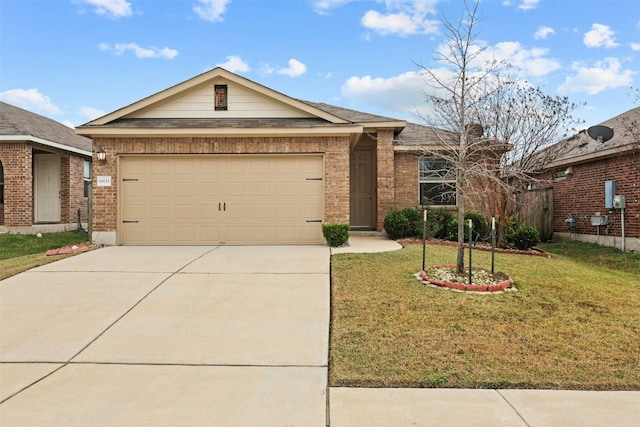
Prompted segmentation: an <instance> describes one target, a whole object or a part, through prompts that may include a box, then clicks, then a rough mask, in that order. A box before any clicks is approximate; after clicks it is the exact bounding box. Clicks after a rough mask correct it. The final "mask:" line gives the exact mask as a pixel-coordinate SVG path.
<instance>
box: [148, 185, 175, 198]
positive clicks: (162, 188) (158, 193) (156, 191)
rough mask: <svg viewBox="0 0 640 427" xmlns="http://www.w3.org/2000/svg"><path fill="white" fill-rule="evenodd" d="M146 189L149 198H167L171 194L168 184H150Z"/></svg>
mask: <svg viewBox="0 0 640 427" xmlns="http://www.w3.org/2000/svg"><path fill="white" fill-rule="evenodd" d="M147 188H148V189H149V196H150V197H162V196H164V197H167V196H169V195H170V194H171V185H170V184H169V183H168V182H150V183H149V184H148V187H147Z"/></svg>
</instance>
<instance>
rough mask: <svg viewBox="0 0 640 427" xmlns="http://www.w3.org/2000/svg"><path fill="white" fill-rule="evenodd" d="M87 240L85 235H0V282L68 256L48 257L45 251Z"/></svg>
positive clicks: (68, 233) (72, 232) (71, 233)
mask: <svg viewBox="0 0 640 427" xmlns="http://www.w3.org/2000/svg"><path fill="white" fill-rule="evenodd" d="M87 240H88V237H87V233H77V232H75V231H69V232H66V233H45V234H43V235H42V237H37V236H36V235H32V234H0V280H3V279H6V278H7V277H11V276H13V275H15V274H18V273H20V272H23V271H25V270H29V269H30V268H34V267H38V266H40V265H44V264H48V263H50V262H53V261H57V260H59V259H61V258H64V257H66V256H68V255H56V256H50V257H48V256H47V255H46V252H47V250H49V249H57V248H60V247H63V246H69V245H75V244H78V243H83V242H86V241H87Z"/></svg>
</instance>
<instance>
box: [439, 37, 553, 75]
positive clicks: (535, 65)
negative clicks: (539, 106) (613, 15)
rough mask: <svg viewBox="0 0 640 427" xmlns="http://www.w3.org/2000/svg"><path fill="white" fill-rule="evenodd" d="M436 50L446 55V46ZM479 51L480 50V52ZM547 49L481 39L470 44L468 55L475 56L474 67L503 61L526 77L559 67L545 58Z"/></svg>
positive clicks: (543, 73) (547, 72) (551, 60)
mask: <svg viewBox="0 0 640 427" xmlns="http://www.w3.org/2000/svg"><path fill="white" fill-rule="evenodd" d="M438 51H439V52H440V54H441V55H442V56H443V57H448V56H449V54H448V51H447V47H446V46H445V45H441V46H439V48H438ZM480 51H481V52H480ZM548 53H549V50H548V49H543V48H536V47H534V48H531V49H526V48H525V47H524V46H522V45H521V44H520V43H519V42H510V41H508V42H500V43H496V44H495V45H494V46H489V45H486V44H485V43H484V42H482V41H478V43H477V44H476V45H474V46H471V50H470V56H476V55H477V56H476V57H475V63H473V64H470V65H471V66H472V67H475V68H485V67H486V65H488V64H493V63H494V62H497V63H505V64H510V65H512V66H513V67H515V68H516V69H518V70H519V74H520V75H521V76H522V77H524V78H526V77H541V76H544V75H546V74H549V73H551V72H552V71H555V70H558V69H560V68H561V65H560V63H559V62H558V61H556V60H555V59H552V58H547V54H548Z"/></svg>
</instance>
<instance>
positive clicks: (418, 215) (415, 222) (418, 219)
mask: <svg viewBox="0 0 640 427" xmlns="http://www.w3.org/2000/svg"><path fill="white" fill-rule="evenodd" d="M400 213H401V214H402V215H404V217H405V218H407V221H409V230H408V231H407V233H408V234H407V235H406V236H403V237H421V236H422V227H423V224H422V223H423V221H422V215H423V213H422V212H420V211H419V210H418V209H416V208H405V209H402V210H401V211H400Z"/></svg>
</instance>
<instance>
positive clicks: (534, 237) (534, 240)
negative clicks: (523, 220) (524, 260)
mask: <svg viewBox="0 0 640 427" xmlns="http://www.w3.org/2000/svg"><path fill="white" fill-rule="evenodd" d="M538 243H540V232H539V231H538V230H537V229H535V228H533V227H529V226H528V225H523V226H521V227H520V228H519V229H518V230H516V232H515V233H513V245H514V246H515V247H516V249H520V250H523V251H524V250H527V249H529V248H531V247H532V246H535V245H537V244H538Z"/></svg>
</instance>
